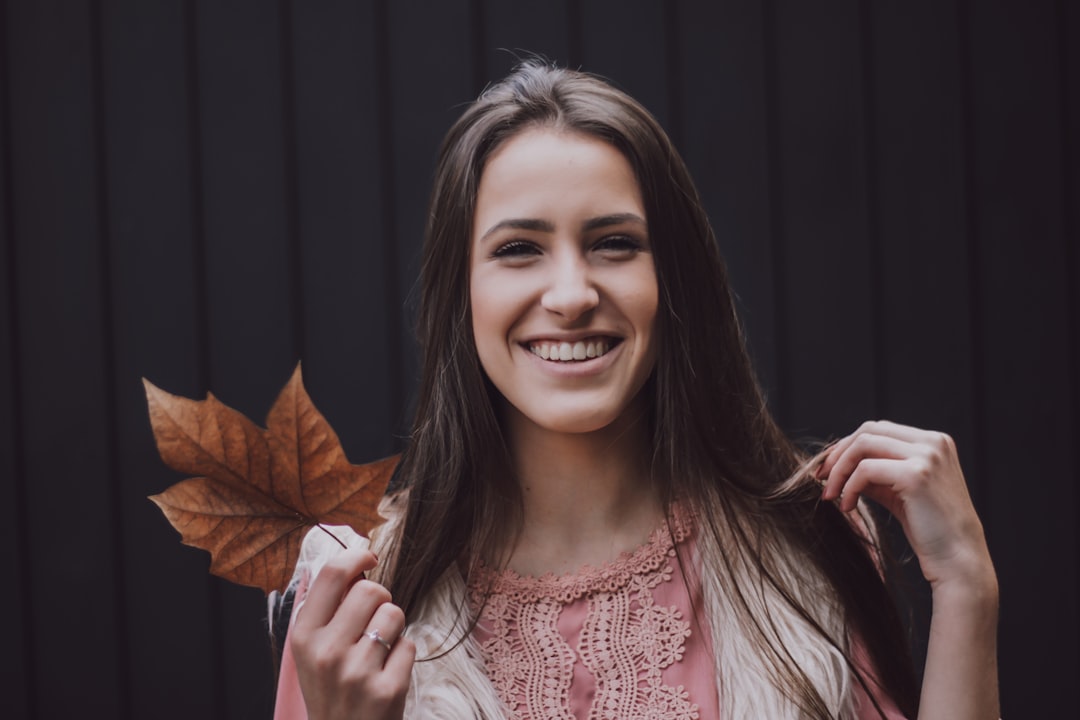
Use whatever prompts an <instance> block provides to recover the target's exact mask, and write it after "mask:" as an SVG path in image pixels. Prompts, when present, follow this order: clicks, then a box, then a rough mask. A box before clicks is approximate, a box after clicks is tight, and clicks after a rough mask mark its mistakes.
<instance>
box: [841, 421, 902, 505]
mask: <svg viewBox="0 0 1080 720" xmlns="http://www.w3.org/2000/svg"><path fill="white" fill-rule="evenodd" d="M914 452H915V447H914V446H913V445H912V444H911V443H909V442H905V441H903V440H898V439H896V438H893V437H888V436H885V435H872V434H870V433H861V434H859V435H857V436H856V437H855V438H854V439H853V440H852V441H851V442H850V443H847V447H846V448H845V449H844V450H843V451H842V452H841V453H840V454H839V455H838V456H835V457H834V458H833V459H832V463H831V467H830V468H829V472H828V479H827V480H826V481H825V487H824V488H823V490H822V492H821V497H822V498H824V499H825V500H833V499H835V498H838V497H840V494H841V492H842V491H843V490H844V486H845V484H846V483H847V482H848V478H849V476H850V475H851V474H852V473H853V472H855V469H856V467H858V465H859V464H860V463H861V462H864V461H865V460H867V459H871V458H874V459H886V460H902V459H904V458H907V457H910V456H911V455H912V454H913V453H914Z"/></svg>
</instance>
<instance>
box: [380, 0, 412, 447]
mask: <svg viewBox="0 0 1080 720" xmlns="http://www.w3.org/2000/svg"><path fill="white" fill-rule="evenodd" d="M388 2H389V0H378V1H377V2H376V3H375V6H374V10H375V17H374V21H375V22H374V25H375V27H374V28H373V29H372V31H373V33H374V35H375V83H376V98H375V106H376V108H377V109H378V118H377V120H376V123H377V126H378V133H379V138H378V139H379V142H378V152H379V179H380V184H381V187H382V230H383V237H382V244H383V281H384V283H385V285H384V286H383V306H384V307H385V309H386V316H387V318H389V320H388V321H387V323H386V342H385V346H386V347H387V348H389V349H390V357H389V358H388V362H387V364H386V368H387V371H388V373H389V376H388V377H387V383H388V384H389V386H390V412H391V413H393V416H392V417H391V418H390V420H391V422H392V425H391V427H393V428H395V429H397V428H401V427H404V426H405V425H406V422H407V419H406V416H405V413H406V410H405V384H404V377H403V372H402V367H403V365H404V358H403V357H402V356H401V353H402V343H401V325H400V322H399V320H400V318H401V314H402V308H401V281H400V279H399V267H398V265H399V263H400V258H399V257H398V239H397V234H398V228H397V190H396V188H397V185H396V182H397V174H396V173H395V171H394V108H393V102H394V96H393V91H392V84H391V83H392V78H391V72H390V71H391V67H390V39H389V38H390V13H389V10H388V7H387V3H388ZM398 436H399V433H396V432H395V433H394V437H398ZM398 449H400V448H395V450H398Z"/></svg>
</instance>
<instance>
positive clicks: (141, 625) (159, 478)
mask: <svg viewBox="0 0 1080 720" xmlns="http://www.w3.org/2000/svg"><path fill="white" fill-rule="evenodd" d="M102 12H103V17H102V45H103V49H104V58H103V70H104V86H105V119H106V131H107V132H106V148H107V151H108V156H107V163H106V166H107V169H108V177H107V191H108V192H107V195H108V198H109V216H110V218H112V220H113V221H112V223H111V237H110V248H111V258H110V261H111V264H112V273H111V276H112V280H113V291H112V297H113V307H112V308H111V310H112V313H113V323H114V328H115V347H114V356H115V366H114V368H113V372H114V374H115V377H116V389H117V398H116V403H117V407H118V409H119V412H118V416H119V419H120V422H119V442H118V448H119V463H120V464H119V476H120V482H121V488H122V493H121V505H120V510H121V512H120V517H121V518H122V520H123V523H122V532H123V538H124V541H125V542H124V545H123V550H124V556H123V558H124V566H125V568H127V572H126V575H125V577H126V580H127V587H126V594H125V608H126V622H127V626H128V629H129V632H128V635H127V637H128V643H129V646H128V648H129V649H128V652H129V654H130V658H131V663H130V666H131V671H130V672H131V679H130V683H129V687H128V692H129V693H130V697H131V712H132V717H136V718H140V717H155V718H185V717H192V716H200V717H204V716H212V714H211V712H210V710H211V708H212V707H213V704H214V701H215V698H216V696H217V692H218V691H219V689H220V688H221V679H220V678H221V675H222V672H223V668H222V666H221V662H220V660H221V658H220V653H219V652H218V649H219V645H220V638H219V637H217V636H216V635H215V634H214V632H213V628H214V627H215V623H214V622H213V620H212V618H213V613H214V612H216V610H217V608H216V607H213V606H212V604H211V601H212V596H211V592H210V580H209V577H208V575H207V567H208V560H209V556H208V555H207V554H206V553H202V552H198V551H195V550H193V549H191V548H184V547H181V546H180V544H179V542H178V534H177V533H176V532H175V531H174V530H173V529H172V528H171V527H170V526H169V525H168V523H167V522H166V521H165V519H164V518H163V517H162V515H161V513H160V511H159V510H158V509H157V508H156V507H155V506H154V505H152V504H151V503H150V502H149V501H148V500H147V499H146V498H147V496H148V495H151V494H154V493H158V492H161V491H163V490H164V489H165V488H166V487H168V486H169V485H170V484H172V483H174V482H177V481H178V480H180V479H181V477H180V476H178V475H177V474H176V473H174V472H172V471H170V470H168V469H167V468H166V467H165V466H164V465H163V464H162V462H161V460H160V459H159V457H158V455H157V451H156V450H155V446H154V440H153V437H152V434H151V431H150V424H149V420H148V417H147V409H146V400H145V395H144V393H143V388H142V384H141V383H140V380H139V379H140V377H143V376H146V377H147V378H148V379H150V380H151V381H152V382H154V383H155V384H157V385H159V386H160V387H162V388H164V389H166V390H168V391H170V392H173V393H178V394H181V395H185V396H188V397H201V396H202V394H203V393H204V392H205V390H206V388H205V387H203V386H202V385H201V382H204V381H205V379H203V378H200V377H199V373H200V369H201V367H202V360H201V353H202V352H203V351H204V350H205V348H203V347H202V345H201V341H200V332H199V328H198V323H199V322H200V321H201V320H202V318H200V317H198V308H199V300H198V298H197V297H196V293H197V292H199V283H198V280H197V273H198V272H199V269H197V268H196V267H195V262H196V258H197V252H196V249H195V242H196V233H197V232H198V217H197V214H196V213H195V212H194V204H193V197H192V195H193V193H192V177H191V173H192V168H191V167H190V157H191V147H190V138H189V128H188V118H189V108H188V102H187V82H188V77H187V72H186V69H187V64H188V58H187V55H186V47H185V23H186V18H185V12H184V8H183V5H182V3H181V2H178V1H174V2H169V3H145V2H139V1H138V0H126V1H125V2H113V3H105V4H103V5H102ZM226 390H227V389H226ZM253 650H254V648H253ZM178 667H183V671H182V672H181V671H178V669H177V668H178ZM166 699H167V700H166Z"/></svg>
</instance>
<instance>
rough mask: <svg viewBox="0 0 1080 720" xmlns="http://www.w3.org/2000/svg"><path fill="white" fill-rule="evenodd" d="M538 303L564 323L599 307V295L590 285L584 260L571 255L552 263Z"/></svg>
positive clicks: (591, 283) (586, 264) (590, 281)
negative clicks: (561, 318)
mask: <svg viewBox="0 0 1080 720" xmlns="http://www.w3.org/2000/svg"><path fill="white" fill-rule="evenodd" d="M540 304H541V306H542V307H543V308H544V309H545V310H547V311H548V312H552V313H555V314H557V315H561V316H563V318H565V319H566V320H577V319H578V318H580V317H581V316H582V315H584V314H586V313H588V312H589V311H590V310H593V309H594V308H595V307H596V306H597V305H599V304H600V293H599V291H598V290H597V289H596V286H595V285H594V284H593V282H592V279H591V277H590V272H589V266H588V263H587V262H586V261H585V258H583V257H580V256H577V255H575V256H572V257H563V258H561V259H560V260H559V261H558V262H556V263H553V265H552V272H551V276H550V279H549V282H548V287H547V289H546V290H545V291H544V294H543V296H542V297H541V299H540Z"/></svg>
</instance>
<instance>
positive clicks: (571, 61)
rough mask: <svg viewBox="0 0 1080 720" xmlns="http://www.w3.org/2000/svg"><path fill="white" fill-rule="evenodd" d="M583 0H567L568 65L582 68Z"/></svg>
mask: <svg viewBox="0 0 1080 720" xmlns="http://www.w3.org/2000/svg"><path fill="white" fill-rule="evenodd" d="M581 55H582V51H581V0H566V67H568V68H577V69H580V68H581V60H582V57H581Z"/></svg>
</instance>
